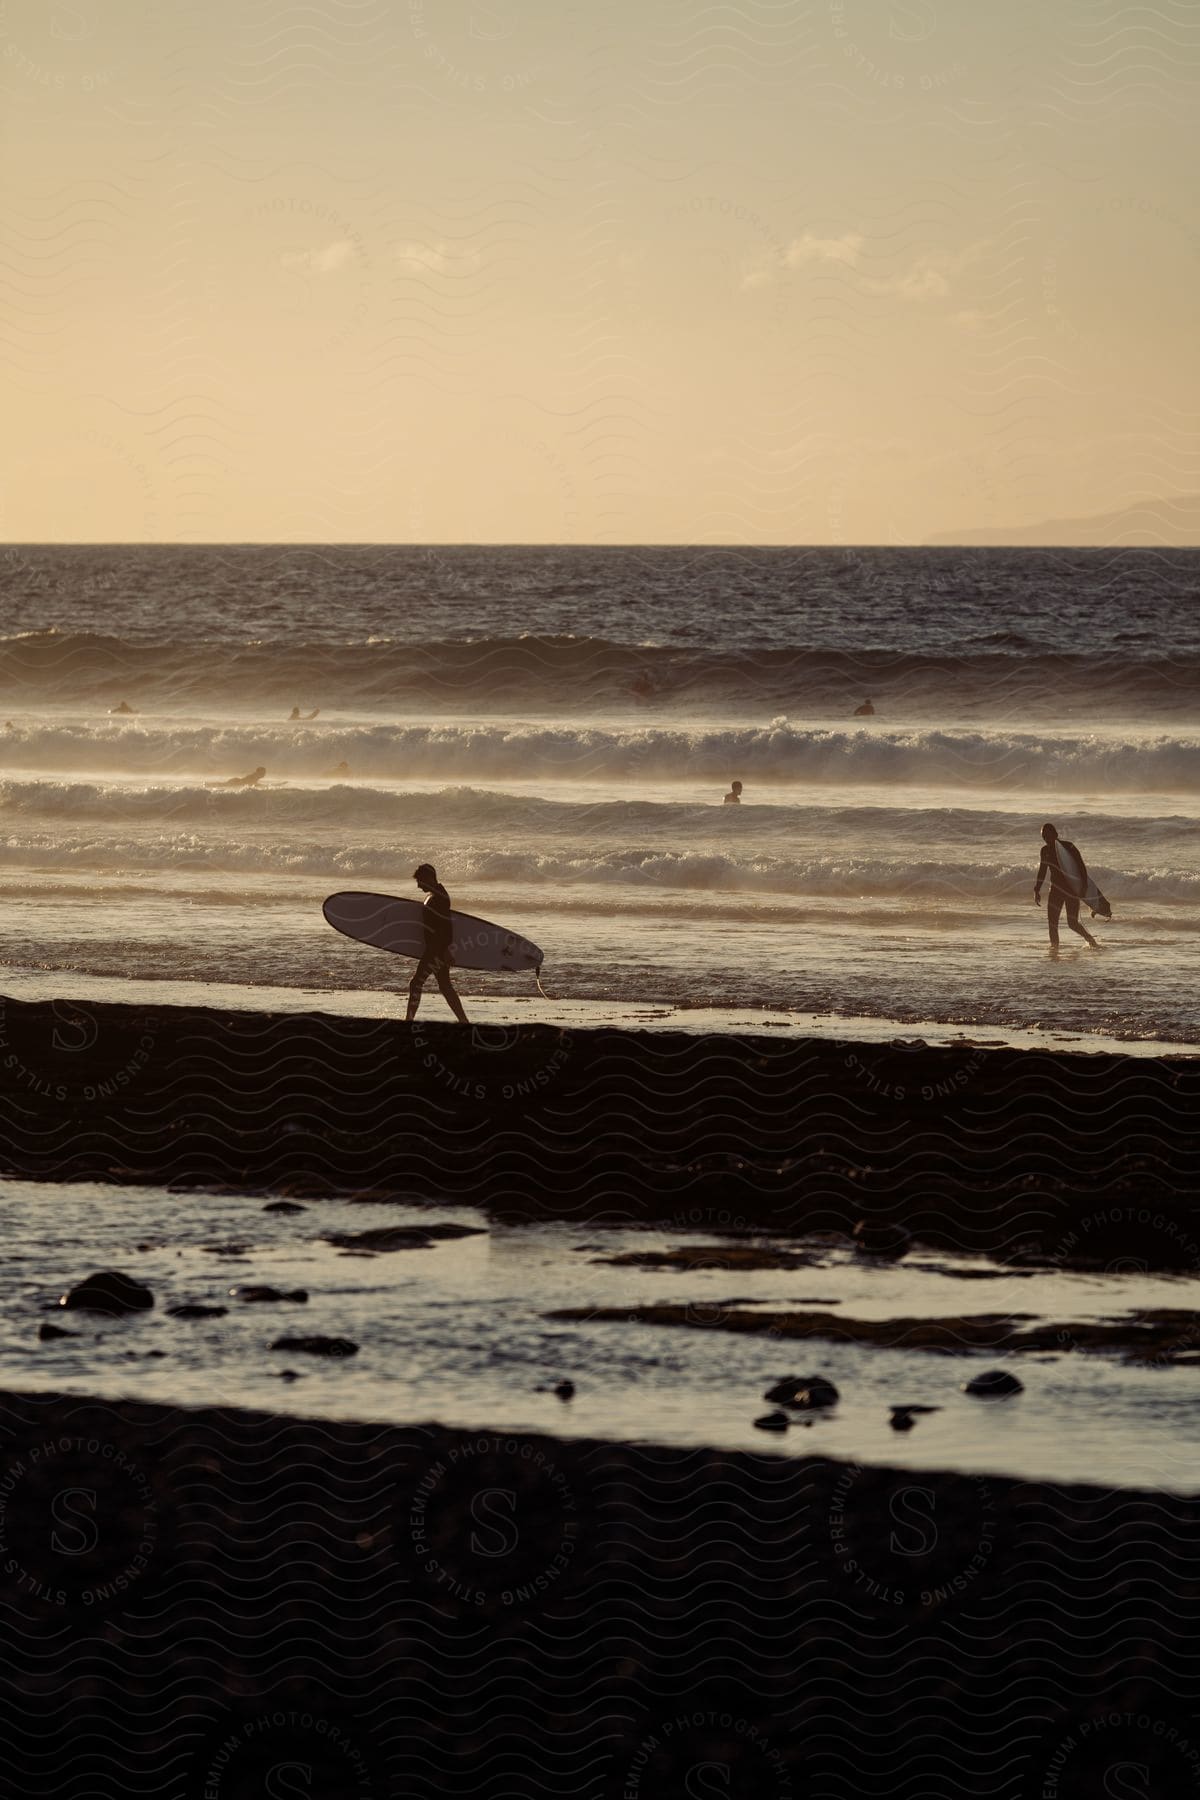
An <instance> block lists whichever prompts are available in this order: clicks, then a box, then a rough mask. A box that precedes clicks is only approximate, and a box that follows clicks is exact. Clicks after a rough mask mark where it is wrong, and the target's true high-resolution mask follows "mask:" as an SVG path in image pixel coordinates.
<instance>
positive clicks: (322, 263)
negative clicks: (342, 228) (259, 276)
mask: <svg viewBox="0 0 1200 1800" xmlns="http://www.w3.org/2000/svg"><path fill="white" fill-rule="evenodd" d="M353 255H354V245H353V244H352V243H351V242H350V240H349V238H340V239H339V240H338V241H337V243H334V244H326V246H325V248H324V249H323V250H289V251H286V252H285V253H284V255H283V256H281V257H280V259H279V260H280V262H281V263H282V265H283V267H284V268H285V269H306V270H307V271H308V273H309V274H310V275H332V274H333V272H334V270H335V269H340V268H341V267H342V266H343V264H345V263H348V262H349V260H350V258H351V257H352V256H353Z"/></svg>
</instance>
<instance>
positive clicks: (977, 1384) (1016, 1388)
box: [963, 1369, 1025, 1400]
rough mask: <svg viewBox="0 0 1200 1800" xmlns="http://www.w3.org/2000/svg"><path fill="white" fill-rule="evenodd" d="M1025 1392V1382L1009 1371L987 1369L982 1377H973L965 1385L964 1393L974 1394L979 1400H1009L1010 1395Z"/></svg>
mask: <svg viewBox="0 0 1200 1800" xmlns="http://www.w3.org/2000/svg"><path fill="white" fill-rule="evenodd" d="M1024 1392H1025V1384H1024V1382H1022V1381H1018V1380H1017V1378H1016V1376H1015V1375H1010V1374H1009V1372H1008V1370H1007V1369H985V1370H984V1372H983V1374H982V1375H973V1376H972V1377H971V1379H970V1381H966V1382H964V1383H963V1393H964V1394H974V1395H975V1397H976V1399H977V1400H1007V1399H1008V1397H1009V1395H1010V1394H1023V1393H1024Z"/></svg>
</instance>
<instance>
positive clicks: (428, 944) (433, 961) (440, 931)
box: [405, 863, 467, 1025]
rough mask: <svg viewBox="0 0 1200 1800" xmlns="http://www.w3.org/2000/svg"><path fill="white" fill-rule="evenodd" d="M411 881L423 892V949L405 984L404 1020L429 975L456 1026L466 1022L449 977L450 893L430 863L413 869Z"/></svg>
mask: <svg viewBox="0 0 1200 1800" xmlns="http://www.w3.org/2000/svg"><path fill="white" fill-rule="evenodd" d="M413 880H414V881H415V882H416V884H417V886H418V887H419V888H420V889H421V891H422V893H423V894H424V895H425V912H424V918H423V919H422V924H423V925H424V927H425V949H424V951H423V952H422V954H421V960H420V961H419V962H418V964H417V966H416V970H415V972H414V974H413V978H412V980H411V981H410V982H409V984H408V1011H407V1013H406V1014H405V1017H406V1019H408V1020H409V1021H410V1023H411V1021H412V1020H413V1019H415V1018H416V1016H417V1008H418V1006H420V1004H421V993H422V990H423V989H424V986H425V983H426V982H427V981H428V980H429V977H430V976H431V975H432V976H434V977H435V978H436V980H437V984H438V987H439V988H440V989H441V992H442V998H443V1000H445V1002H446V1005H447V1006H448V1007H449V1008H450V1011H451V1012H452V1013H453V1014H454V1016H455V1018H456V1019H457V1020H458V1022H459V1024H460V1025H465V1024H466V1023H467V1015H466V1013H465V1012H464V1011H463V1003H462V1001H461V1000H460V999H459V997H458V995H457V994H456V993H455V991H454V984H453V982H452V981H451V980H450V942H451V933H452V931H453V926H452V924H451V920H450V896H449V894H448V893H447V892H446V890H445V888H444V887H443V886H442V884H441V882H440V881H439V880H438V878H437V870H436V869H435V868H434V866H433V864H432V863H421V864H420V865H419V867H417V868H415V869H414V870H413Z"/></svg>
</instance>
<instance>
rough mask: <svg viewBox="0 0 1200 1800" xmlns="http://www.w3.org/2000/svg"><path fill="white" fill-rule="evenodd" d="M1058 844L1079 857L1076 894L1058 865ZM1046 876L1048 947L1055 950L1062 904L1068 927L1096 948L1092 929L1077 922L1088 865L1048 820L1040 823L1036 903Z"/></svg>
mask: <svg viewBox="0 0 1200 1800" xmlns="http://www.w3.org/2000/svg"><path fill="white" fill-rule="evenodd" d="M1060 843H1061V845H1062V847H1063V849H1064V850H1069V851H1070V852H1071V854H1072V855H1073V856H1075V857H1077V858H1078V860H1079V871H1080V876H1079V879H1080V893H1078V894H1077V893H1076V892H1075V887H1074V884H1073V883H1072V882H1071V881H1069V880H1068V879H1067V877H1066V876H1065V875H1064V874H1063V871H1062V869H1061V868H1060V866H1059V861H1058V856H1057V855H1056V853H1055V845H1056V844H1060ZM1047 875H1049V877H1050V894H1049V897H1048V898H1047V901H1046V924H1047V925H1048V926H1049V928H1050V947H1051V949H1052V950H1057V949H1058V915H1059V913H1060V912H1062V910H1063V908H1064V907H1065V908H1066V913H1067V925H1068V926H1069V928H1070V929H1071V930H1072V931H1075V932H1078V934H1079V936H1080V937H1081V938H1085V939H1086V940H1087V942H1088V943H1089V944H1090V945H1091V946H1092V949H1093V950H1098V949H1099V948H1100V946H1099V944H1098V943H1097V942H1096V940H1095V938H1094V937H1093V936H1092V934H1091V932H1090V931H1088V929H1087V928H1086V926H1083V925H1081V924H1080V923H1079V901H1080V898H1081V895H1082V894H1083V893H1086V891H1087V865H1086V864H1085V862H1084V860H1083V857H1082V856H1080V854H1079V851H1078V849H1077V848H1076V846H1075V845H1074V844H1072V843H1070V842H1069V841H1068V840H1067V839H1066V838H1060V837H1059V835H1058V828H1057V827H1056V826H1054V825H1051V824H1048V823H1047V824H1045V825H1043V826H1042V860H1041V861H1040V862H1039V864H1038V872H1037V880H1036V881H1035V882H1034V884H1033V898H1034V901H1035V903H1036V904H1037V905H1038V906H1040V905H1041V904H1042V882H1043V881H1044V880H1045V878H1046V876H1047Z"/></svg>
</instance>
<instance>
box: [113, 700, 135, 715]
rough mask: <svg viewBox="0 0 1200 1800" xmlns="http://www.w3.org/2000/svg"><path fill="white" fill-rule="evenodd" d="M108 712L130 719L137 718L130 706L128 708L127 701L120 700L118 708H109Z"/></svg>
mask: <svg viewBox="0 0 1200 1800" xmlns="http://www.w3.org/2000/svg"><path fill="white" fill-rule="evenodd" d="M108 710H109V712H110V713H122V714H124V715H125V716H126V717H127V718H130V719H136V718H137V714H136V713H135V712H134V710H133V708H132V706H130V704H129V702H128V700H122V702H121V704H120V706H110V707H109V709H108Z"/></svg>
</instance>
